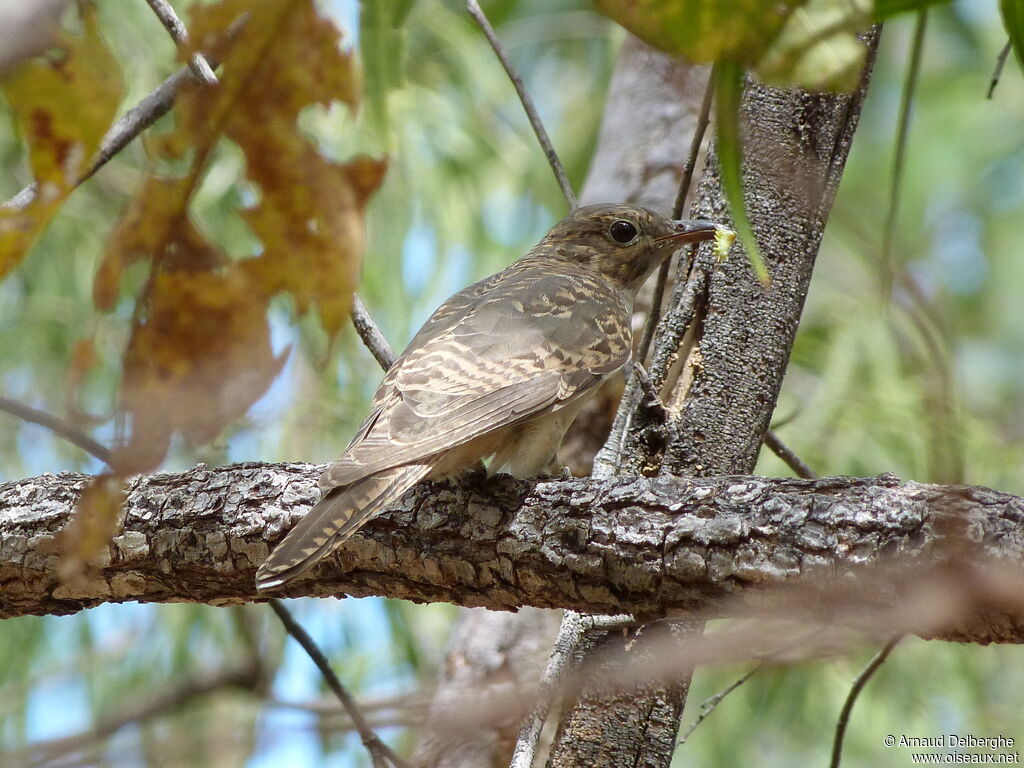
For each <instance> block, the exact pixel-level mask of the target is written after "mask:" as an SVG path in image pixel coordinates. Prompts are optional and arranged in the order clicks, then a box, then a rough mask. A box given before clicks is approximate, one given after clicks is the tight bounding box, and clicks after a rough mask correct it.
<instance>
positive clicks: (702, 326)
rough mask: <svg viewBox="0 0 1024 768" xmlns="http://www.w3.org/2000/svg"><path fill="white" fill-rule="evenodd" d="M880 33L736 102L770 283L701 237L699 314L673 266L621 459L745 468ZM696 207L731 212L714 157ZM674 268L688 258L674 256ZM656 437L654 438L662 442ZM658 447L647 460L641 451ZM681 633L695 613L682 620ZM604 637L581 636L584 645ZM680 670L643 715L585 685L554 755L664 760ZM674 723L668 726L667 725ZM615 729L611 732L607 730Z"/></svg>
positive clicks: (590, 762)
mask: <svg viewBox="0 0 1024 768" xmlns="http://www.w3.org/2000/svg"><path fill="white" fill-rule="evenodd" d="M875 43H876V38H875V37H874V36H872V38H871V40H870V47H871V50H872V54H870V55H869V62H868V65H867V67H866V68H865V71H864V73H863V76H862V79H861V83H860V87H859V88H858V89H857V90H856V91H855V92H854V93H852V94H848V95H846V94H842V95H830V94H808V93H804V92H802V91H799V90H781V89H777V88H768V87H765V86H761V85H757V84H752V83H748V85H747V87H746V89H745V93H744V98H743V103H742V107H741V114H740V120H741V124H742V127H743V147H744V152H745V162H744V167H743V187H744V190H745V192H746V195H745V202H746V208H747V213H748V216H749V218H750V221H751V224H752V225H753V228H754V231H755V233H756V236H757V241H758V245H759V247H760V249H761V253H762V254H763V255H764V257H765V260H766V262H767V264H768V267H769V270H770V273H771V278H772V286H771V288H770V289H767V290H765V289H764V288H762V286H761V285H760V284H759V283H758V281H757V279H756V278H755V276H754V274H753V271H752V269H751V267H750V264H749V262H748V261H747V259H746V258H745V256H744V254H743V253H742V250H741V249H740V248H739V247H738V246H735V247H734V248H733V253H732V255H731V258H730V259H728V260H727V262H726V263H725V264H724V265H721V266H719V265H717V264H716V257H715V255H714V254H713V253H712V248H711V247H710V246H709V247H702V248H701V249H700V251H699V253H698V256H697V258H696V260H695V262H694V266H693V270H695V274H697V275H707V276H709V277H708V278H707V285H706V287H705V288H704V289H703V290H702V291H701V292H700V294H699V296H698V301H697V309H696V315H695V316H694V315H691V314H689V313H688V312H683V307H684V306H685V305H686V303H687V296H686V292H687V290H688V288H690V287H692V286H688V285H687V279H686V278H687V275H686V274H680V275H678V276H677V280H676V283H675V288H674V290H673V302H672V306H673V307H674V311H673V312H671V313H670V314H669V315H668V317H667V318H666V322H665V323H663V324H662V326H661V333H660V334H659V336H658V337H657V338H656V340H655V355H654V361H653V365H652V376H653V378H654V381H655V382H656V383H657V385H659V386H661V387H662V391H663V392H664V393H665V394H664V397H665V400H666V405H667V406H668V419H667V423H666V424H664V425H652V424H651V423H650V420H649V419H645V418H643V417H642V415H641V414H637V418H635V419H633V420H632V429H631V430H630V431H629V433H628V434H627V441H626V446H627V449H626V451H625V454H626V457H625V458H626V461H625V466H628V467H630V468H631V469H633V470H634V471H641V470H649V469H650V468H651V467H652V466H657V465H658V464H659V461H658V459H660V472H661V473H662V474H687V475H697V476H706V475H712V474H724V473H736V474H739V473H748V472H751V471H753V469H754V464H755V463H756V461H757V455H758V452H759V451H760V447H761V439H762V436H763V435H764V432H765V429H767V427H768V423H769V420H770V418H771V414H772V412H773V410H774V408H775V403H776V400H777V398H778V394H779V390H780V388H781V386H782V378H783V376H784V374H785V370H786V364H787V362H788V360H789V352H790V348H791V347H792V343H793V339H794V337H795V335H796V328H797V325H798V323H799V320H800V313H801V311H802V309H803V303H804V298H805V296H806V293H807V287H808V284H809V282H810V277H811V270H812V268H813V266H814V260H815V257H816V255H817V252H818V246H819V245H820V243H821V236H822V233H823V232H824V229H825V224H826V222H827V220H828V214H829V210H830V209H831V206H832V201H833V199H834V197H835V192H836V189H837V187H838V184H839V180H840V178H841V175H842V169H843V166H844V164H845V162H846V157H847V154H848V152H849V148H850V144H851V142H852V139H853V132H854V129H855V127H856V124H857V119H858V117H859V115H860V108H861V105H862V103H863V99H864V96H865V95H866V92H867V84H868V81H869V79H870V71H871V62H872V60H873V50H874V45H875ZM691 215H692V217H694V218H706V219H712V220H715V221H728V220H729V206H728V204H727V202H726V200H725V196H724V194H723V191H722V187H721V183H720V180H719V175H718V167H717V162H716V156H715V154H714V153H711V154H710V155H709V162H708V166H707V169H706V170H705V173H704V175H703V177H702V179H701V183H700V185H699V187H698V190H697V198H696V202H695V204H694V206H693V207H692V209H691ZM680 268H681V269H685V268H686V265H685V264H684V263H682V262H681V263H680ZM661 446H664V450H663V451H662V450H661ZM654 453H661V456H660V457H658V459H655V460H654V461H653V462H652V460H651V455H652V454H654ZM680 632H681V633H682V634H684V635H693V634H698V633H699V632H700V627H699V625H696V624H693V625H690V626H688V627H685V628H681V629H680ZM613 639H614V638H613V637H611V636H608V635H605V636H604V637H603V638H602V637H601V636H600V635H599V634H595V635H594V636H592V637H590V638H588V642H589V643H590V644H591V645H593V646H594V647H598V648H599V647H601V645H602V644H603V643H604V642H609V641H612V640H613ZM689 679H690V672H686V671H681V673H680V676H679V682H678V685H677V687H676V688H675V689H674V690H671V689H664V688H657V687H655V688H652V689H651V690H649V691H647V692H645V693H644V695H643V696H642V697H640V699H639V700H638V701H637V702H636V704H635V706H639V707H640V708H641V709H644V710H647V711H650V712H651V713H652V716H651V717H650V718H649V720H650V723H651V724H650V725H649V726H648V727H647V728H643V729H637V728H636V727H633V726H632V725H631V723H630V722H629V720H624V719H623V717H624V712H626V711H627V708H624V706H623V702H622V701H620V698H621V697H620V696H618V694H615V695H613V696H611V697H607V696H605V695H603V694H601V693H592V694H591V693H588V692H587V691H584V692H583V695H582V697H581V703H580V704H579V705H578V706H577V707H575V708H574V709H572V710H571V711H569V712H568V713H567V714H566V715H565V716H564V719H563V722H562V724H561V726H560V732H561V734H562V738H561V739H559V741H558V742H557V743H556V745H555V748H554V751H553V760H552V764H553V765H554V766H556V768H569V767H570V766H586V767H587V768H594V767H595V766H609V767H612V766H619V765H643V766H650V767H651V768H656V767H659V766H660V767H662V768H665V767H667V766H668V765H669V764H670V763H671V761H672V756H673V752H674V742H675V738H674V737H675V733H676V731H677V730H678V723H679V718H680V717H681V715H682V711H683V703H684V702H685V698H686V694H687V690H688V687H689ZM669 733H670V734H671V737H670V736H669V735H667V734H669ZM612 735H614V738H612Z"/></svg>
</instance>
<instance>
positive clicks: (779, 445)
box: [762, 429, 818, 480]
mask: <svg viewBox="0 0 1024 768" xmlns="http://www.w3.org/2000/svg"><path fill="white" fill-rule="evenodd" d="M762 440H763V441H764V444H765V445H766V446H768V449H769V450H770V451H771V452H772V453H774V454H775V455H776V456H778V457H779V458H780V459H782V460H783V461H784V462H786V465H787V466H788V467H789V468H790V469H792V470H793V471H794V472H795V473H796V476H797V477H802V478H804V479H805V480H813V479H814V478H816V477H817V476H818V474H817V473H816V472H815V471H814V470H813V469H811V468H810V467H809V466H807V464H806V463H804V461H803V459H801V458H800V457H799V456H797V455H796V453H795V452H794V451H793V449H792V448H790V447H789V446H788V445H786V444H785V443H784V442H782V439H781V438H780V437H779V436H778V435H777V434H776V433H775V431H774V430H771V429H766V430H765V431H764V437H763V438H762Z"/></svg>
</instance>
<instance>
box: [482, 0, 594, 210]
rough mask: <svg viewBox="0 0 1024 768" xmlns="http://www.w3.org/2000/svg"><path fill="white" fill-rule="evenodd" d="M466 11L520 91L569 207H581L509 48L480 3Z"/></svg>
mask: <svg viewBox="0 0 1024 768" xmlns="http://www.w3.org/2000/svg"><path fill="white" fill-rule="evenodd" d="M466 10H467V11H469V15H470V16H472V17H473V18H474V19H475V20H476V23H477V24H479V25H480V29H482V30H483V32H484V35H485V36H486V37H487V42H489V43H490V44H491V48H493V49H494V53H495V54H496V55H497V57H498V60H499V61H500V62H501V66H503V67H504V68H505V73H506V74H507V75H508V79H509V80H511V81H512V85H513V87H514V88H515V89H516V93H517V94H518V95H519V101H521V102H522V104H523V109H524V110H525V111H526V117H527V118H528V119H529V121H530V125H531V126H532V127H533V132H534V133H535V134H536V136H537V141H539V142H540V146H541V149H543V150H544V156H545V157H546V158H547V159H548V164H549V165H550V166H551V170H552V172H553V173H554V174H555V180H556V181H557V182H558V187H559V189H561V190H562V196H563V197H564V198H565V202H566V203H567V204H568V206H569V209H570V210H572V209H573V208H575V207H576V206H577V202H576V193H575V192H573V190H572V185H571V184H570V183H569V177H568V176H567V175H566V173H565V167H564V166H563V165H562V161H561V160H559V159H558V153H557V152H555V148H554V146H552V144H551V139H549V138H548V133H547V131H546V130H544V124H543V123H542V122H541V120H540V115H539V114H537V107H536V106H534V103H533V99H531V98H530V94H528V93H527V92H526V86H525V85H524V84H523V78H522V77H521V76H520V75H519V73H518V72H517V71H516V69H515V67H513V66H512V62H511V60H509V58H508V55H507V54H506V53H505V49H504V48H502V46H501V41H499V40H498V36H497V35H496V34H495V33H494V27H492V26H491V23H490V22H489V21H488V20H487V16H486V15H485V14H484V12H483V10H482V9H481V8H480V4H479V3H478V2H477V0H466Z"/></svg>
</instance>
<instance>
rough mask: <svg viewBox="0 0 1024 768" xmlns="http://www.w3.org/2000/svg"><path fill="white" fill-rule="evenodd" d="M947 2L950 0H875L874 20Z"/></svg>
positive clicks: (881, 19)
mask: <svg viewBox="0 0 1024 768" xmlns="http://www.w3.org/2000/svg"><path fill="white" fill-rule="evenodd" d="M949 2H950V0H875V13H874V16H875V21H885V20H886V19H889V18H892V17H893V16H898V15H899V14H901V13H912V12H914V11H922V10H924V9H925V8H928V7H929V6H932V5H939V4H946V3H949Z"/></svg>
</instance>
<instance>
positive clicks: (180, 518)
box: [0, 464, 1024, 642]
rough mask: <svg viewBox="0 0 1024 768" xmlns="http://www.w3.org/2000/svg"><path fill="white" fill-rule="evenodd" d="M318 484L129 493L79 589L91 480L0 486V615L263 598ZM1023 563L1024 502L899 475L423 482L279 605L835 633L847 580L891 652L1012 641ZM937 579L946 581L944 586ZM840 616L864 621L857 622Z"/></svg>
mask: <svg viewBox="0 0 1024 768" xmlns="http://www.w3.org/2000/svg"><path fill="white" fill-rule="evenodd" d="M321 470H322V467H321V466H316V465H296V464H240V465H232V466H228V467H221V468H217V469H208V468H205V467H198V468H195V469H192V470H189V471H187V472H184V473H180V474H156V475H150V476H144V477H139V478H136V479H135V480H133V481H132V483H131V485H130V486H129V488H128V489H127V495H126V501H125V505H124V510H123V512H124V524H123V529H122V531H121V533H120V534H119V535H118V536H116V537H115V538H114V540H113V542H112V544H111V547H110V549H109V551H108V552H109V554H108V559H107V560H106V562H105V564H103V565H101V566H100V568H99V569H98V570H97V571H95V572H94V573H93V574H91V576H90V577H89V578H88V579H87V580H85V581H84V582H83V583H81V584H76V585H73V586H68V585H65V584H62V583H61V581H60V579H59V578H58V574H57V564H58V561H59V554H60V553H59V549H58V548H57V547H56V546H55V544H54V538H53V537H54V533H55V531H58V530H59V529H60V528H62V527H63V526H64V525H66V523H67V520H68V518H69V517H70V515H71V512H72V510H73V508H74V505H75V504H76V503H77V501H78V498H79V496H80V494H81V493H82V491H83V489H84V488H85V487H86V486H87V484H88V483H89V482H90V478H89V477H88V476H87V475H78V474H61V475H44V476H42V477H39V478H34V479H26V480H21V481H17V482H11V483H4V484H0V584H3V589H2V590H0V617H7V616H20V615H25V614H28V613H55V614H61V613H73V612H75V611H78V610H81V609H83V608H87V607H91V606H94V605H98V604H100V603H104V602H126V601H132V600H138V601H143V602H168V601H188V602H206V603H216V604H218V605H230V604H238V603H244V602H252V601H258V600H261V599H266V596H265V595H262V594H260V593H258V592H257V590H256V588H255V585H254V582H253V579H254V575H255V571H256V568H257V567H258V566H259V565H260V564H261V563H262V562H263V560H264V559H265V558H266V556H267V554H268V553H269V549H270V547H272V546H274V545H275V544H276V543H277V542H278V541H279V540H280V539H281V537H282V536H283V535H284V534H285V532H286V531H287V530H288V529H289V527H290V526H291V525H292V523H293V522H294V520H295V519H297V518H298V517H300V516H301V515H303V514H305V513H306V512H307V511H308V509H309V507H310V505H311V504H312V503H313V501H315V499H316V498H317V496H318V492H317V490H316V478H317V477H318V476H319V474H320V471H321ZM1021 562H1024V499H1021V498H1018V497H1014V496H1010V495H1008V494H1005V493H999V492H997V491H993V490H990V489H986V488H980V487H967V486H941V485H928V484H921V483H913V482H903V481H899V480H898V479H896V478H895V477H893V476H891V475H889V476H882V477H879V478H834V477H833V478H822V479H819V480H801V479H797V478H774V479H771V478H758V477H750V476H735V477H732V476H723V477H712V478H679V477H658V478H640V477H627V478H616V479H614V480H595V479H575V480H569V481H547V482H528V481H520V480H515V479H513V478H510V477H508V476H506V475H499V476H497V477H494V478H490V479H484V478H477V479H475V480H473V479H470V480H467V481H466V482H464V483H443V482H441V483H424V484H422V485H421V486H419V487H417V488H415V489H413V490H411V491H410V492H409V493H408V494H406V495H405V496H404V497H403V499H402V500H400V501H399V502H397V503H396V504H395V505H393V506H391V507H390V508H389V509H388V511H387V512H385V514H382V515H381V516H379V517H377V518H375V519H374V520H372V521H370V522H369V523H368V524H367V525H366V526H365V527H364V528H363V529H361V530H360V532H359V534H357V535H356V536H354V537H353V538H352V539H351V540H350V541H349V542H348V543H347V544H346V546H345V547H343V548H341V549H340V550H339V551H338V553H337V554H335V555H334V556H332V557H330V558H327V559H325V560H324V562H323V563H322V564H321V565H320V566H318V568H317V569H316V570H315V571H313V572H311V573H310V574H309V575H308V576H307V577H304V578H299V579H297V580H295V581H294V582H291V583H289V584H288V585H285V586H283V587H281V588H279V589H278V590H276V594H277V596H279V597H284V596H292V597H297V596H329V595H330V596H339V595H343V594H344V595H350V596H353V597H362V596H366V595H386V596H388V597H393V598H405V599H412V600H416V601H420V602H435V601H443V602H451V603H457V604H461V605H467V606H480V607H486V608H491V609H496V610H515V609H518V608H520V607H522V606H524V605H533V606H536V607H539V608H569V609H572V610H576V611H580V612H588V613H602V614H621V613H623V612H629V613H633V614H635V615H638V616H641V617H645V619H644V620H647V618H657V617H661V616H665V615H678V614H679V612H684V613H685V614H686V615H689V616H694V615H699V616H700V617H701V618H722V617H737V616H750V615H757V614H758V613H761V612H770V611H774V615H777V616H783V615H787V613H788V614H791V615H793V616H796V617H802V618H816V619H822V620H835V621H838V622H840V623H842V622H843V621H846V620H847V619H846V618H842V619H840V618H838V614H837V613H836V611H838V610H839V609H838V605H839V598H838V597H836V595H835V590H836V589H837V588H839V587H841V586H842V584H843V583H851V584H855V585H859V586H858V591H856V592H854V593H853V594H850V595H845V596H844V597H843V598H842V599H843V601H845V603H846V604H849V603H850V601H860V604H859V605H858V606H856V607H857V610H860V611H862V612H863V616H865V617H869V616H876V615H879V612H880V611H882V610H883V609H885V610H887V611H888V610H889V608H891V607H892V606H897V607H898V608H899V609H900V610H901V611H902V614H900V613H894V611H889V612H888V613H885V619H886V620H887V621H890V620H891V621H894V622H895V623H892V624H889V625H888V626H887V628H886V632H887V635H886V636H888V634H891V633H892V632H893V631H896V628H897V627H902V626H905V625H906V626H907V629H906V631H907V632H914V633H917V634H921V635H923V636H942V637H947V638H953V637H956V638H960V639H963V640H966V641H972V642H977V641H979V640H988V641H990V642H996V641H999V642H1021V641H1024V610H1021V607H1020V596H1021V595H1022V594H1024V592H1020V591H1017V592H1015V591H1014V590H1020V584H1021V579H1022V575H1021V573H1022V572H1021V571H1020V563H1021ZM888 566H891V568H892V569H896V568H904V569H905V570H904V571H896V570H893V571H892V572H888V571H887V572H886V574H885V576H886V578H887V579H888V581H885V582H877V583H876V581H872V583H871V586H870V589H868V588H866V587H864V586H863V581H862V579H863V578H864V574H865V573H870V572H872V571H873V570H875V569H879V568H883V567H888ZM944 568H945V569H955V571H956V573H955V574H953V575H951V576H950V575H943V574H944V573H946V571H942V570H941V569H944ZM993 568H997V569H1001V570H1000V571H999V577H1000V579H1001V580H998V581H997V580H996V579H995V577H994V576H993V571H992V569H993ZM936 569H939V570H938V571H937V570H936ZM1007 569H1009V570H1007ZM925 577H927V579H930V581H929V582H927V583H928V585H929V588H930V589H932V590H938V589H939V586H938V585H940V584H942V585H947V584H948V585H949V586H948V590H947V591H945V592H943V593H942V595H941V597H939V596H936V595H935V594H934V592H933V593H932V598H933V599H932V601H931V602H930V603H928V602H927V601H926V600H924V598H922V601H924V603H926V605H925V606H924V607H923V608H922V609H921V611H920V612H919V613H918V614H914V615H911V612H910V611H909V610H908V609H907V606H906V605H905V603H904V602H903V598H902V597H901V590H902V589H906V588H909V585H908V580H909V581H913V583H915V584H916V583H919V582H920V581H921V580H922V579H925ZM844 580H848V581H847V582H844ZM796 584H803V585H807V586H806V587H805V589H810V588H811V587H814V586H815V585H817V586H820V588H821V589H822V590H825V592H823V593H822V594H821V595H819V598H820V599H819V600H817V601H815V600H811V599H810V597H809V596H808V594H806V593H802V594H801V595H799V597H800V599H799V600H789V601H785V602H783V601H782V598H781V597H780V595H779V594H776V593H775V592H774V590H777V589H784V588H785V589H789V588H790V587H791V586H792V585H796ZM942 589H944V590H946V589H947V587H945V586H943V587H942ZM829 590H831V591H829ZM929 606H930V607H929ZM925 608H927V610H925ZM847 615H849V621H850V622H852V623H853V624H856V623H857V614H856V613H849V612H843V616H844V617H845V616H847ZM830 616H831V617H833V618H832V619H828V617H830ZM893 616H895V619H893V618H892V617H893ZM822 617H825V618H824V619H823V618H822ZM915 617H916V618H915ZM871 631H872V632H873V633H876V632H877V631H878V628H877V626H875V625H874V624H872V626H871Z"/></svg>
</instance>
